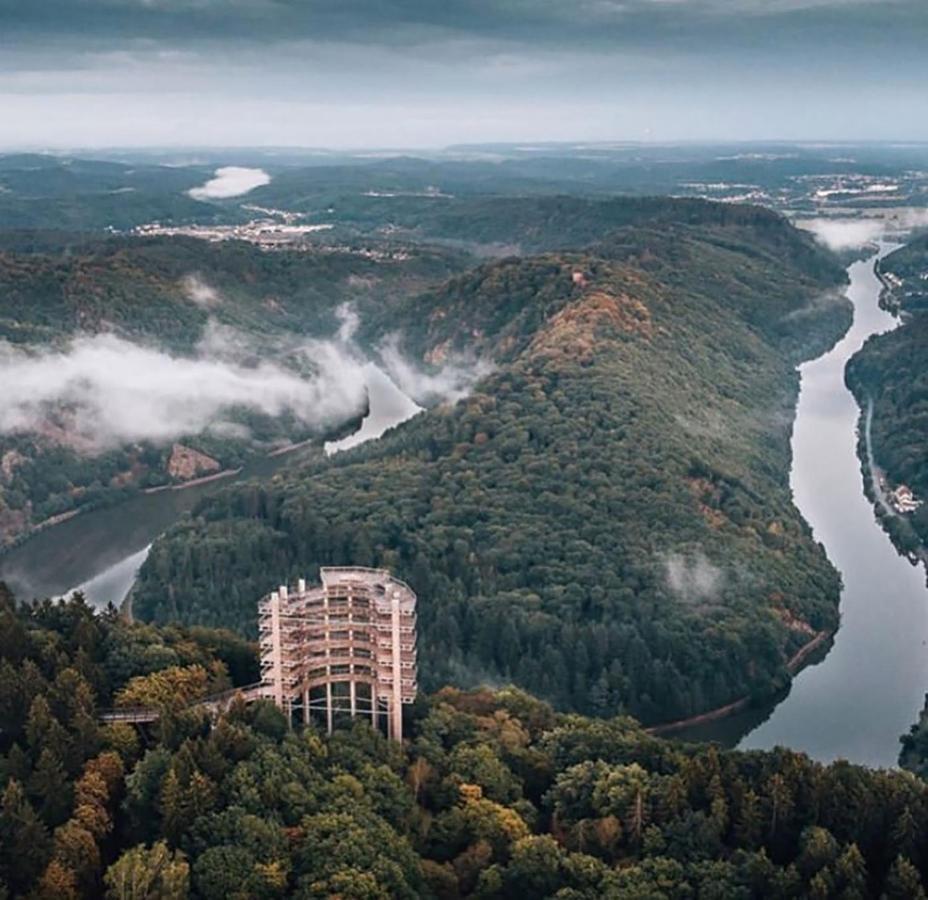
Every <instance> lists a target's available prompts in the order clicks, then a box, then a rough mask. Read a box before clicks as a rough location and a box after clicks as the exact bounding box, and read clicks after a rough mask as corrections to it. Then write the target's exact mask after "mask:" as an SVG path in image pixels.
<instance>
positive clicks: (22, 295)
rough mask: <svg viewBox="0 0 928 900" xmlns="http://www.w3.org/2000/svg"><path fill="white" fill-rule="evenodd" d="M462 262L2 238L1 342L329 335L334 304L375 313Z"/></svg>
mask: <svg viewBox="0 0 928 900" xmlns="http://www.w3.org/2000/svg"><path fill="white" fill-rule="evenodd" d="M467 262H468V261H467V259H466V257H463V256H461V255H459V254H454V253H452V252H450V251H446V250H436V249H434V248H432V249H429V248H419V249H413V248H407V249H406V251H405V252H404V254H403V255H402V257H401V258H389V259H383V258H381V259H373V258H371V257H370V256H369V255H365V254H363V253H361V252H359V251H358V250H352V248H350V247H343V248H341V249H338V250H336V249H334V248H312V247H310V248H306V249H304V250H292V251H286V250H284V251H277V252H263V251H262V250H261V249H260V248H258V247H256V246H254V245H252V244H247V243H245V242H242V241H227V242H222V243H210V242H208V241H204V240H197V239H194V238H183V237H152V238H129V237H124V238H120V237H110V238H108V239H102V238H99V237H97V238H94V237H92V236H83V237H71V236H69V235H67V234H64V233H61V232H57V233H48V232H7V233H2V234H0V339H6V340H8V341H14V342H22V343H30V344H41V343H47V342H50V341H55V340H59V339H61V338H62V337H66V336H68V335H72V334H74V333H75V332H77V331H81V332H90V333H95V332H100V331H105V332H115V333H117V334H120V335H124V336H126V337H131V338H141V339H146V340H149V341H154V342H156V343H157V344H159V345H161V346H166V347H170V348H172V349H176V350H190V349H191V348H192V347H193V346H194V345H195V344H196V343H197V341H199V340H200V338H201V336H202V332H203V327H204V325H205V324H206V322H207V320H208V319H209V318H213V319H215V320H217V321H218V322H221V323H222V324H224V325H229V326H232V327H237V328H240V329H242V330H243V331H246V332H248V333H249V334H251V335H254V336H256V337H261V336H271V335H275V334H278V333H280V332H299V333H303V334H309V335H316V336H321V335H328V334H332V333H334V332H335V330H336V329H337V328H338V324H339V323H338V320H337V318H336V316H335V310H336V309H337V308H338V307H339V305H340V304H342V303H346V302H350V303H353V304H357V306H358V308H359V310H360V312H362V313H363V312H365V311H367V310H369V309H373V308H379V307H380V306H381V305H382V304H384V303H385V302H387V301H389V300H390V298H392V297H396V296H402V295H404V294H407V293H416V292H417V291H419V290H422V289H423V288H424V287H425V286H426V285H428V284H430V283H431V282H438V281H441V280H442V279H444V278H446V277H447V276H448V275H450V274H452V273H454V272H456V271H460V270H461V269H462V268H464V267H465V265H466V264H467ZM198 287H199V288H200V290H199V292H198V291H197V288H198Z"/></svg>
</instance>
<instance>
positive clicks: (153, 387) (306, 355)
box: [0, 281, 489, 452]
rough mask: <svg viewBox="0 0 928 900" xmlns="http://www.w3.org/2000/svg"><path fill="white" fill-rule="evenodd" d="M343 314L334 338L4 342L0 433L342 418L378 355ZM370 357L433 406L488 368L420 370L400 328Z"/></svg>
mask: <svg viewBox="0 0 928 900" xmlns="http://www.w3.org/2000/svg"><path fill="white" fill-rule="evenodd" d="M186 287H187V289H188V290H189V288H190V286H189V284H188V285H186ZM196 293H197V295H198V298H199V299H200V300H201V301H202V300H206V299H208V300H209V305H212V303H213V302H214V299H215V294H214V292H212V289H211V288H209V286H208V285H205V284H204V283H202V282H199V281H197V284H196ZM339 315H340V318H341V322H342V325H341V328H340V329H339V331H338V333H337V335H336V336H335V337H333V338H331V339H327V340H318V339H296V338H294V339H292V340H291V341H290V342H289V343H287V342H286V341H285V340H283V339H282V340H281V341H279V342H278V343H277V345H276V346H270V345H269V344H268V342H267V340H266V339H265V340H264V341H263V342H262V346H261V347H260V348H258V347H256V346H255V343H254V341H253V340H252V339H251V338H250V337H249V336H248V335H245V334H243V333H241V332H238V331H235V330H234V329H231V328H228V327H227V326H223V325H220V324H218V323H217V322H215V321H214V320H210V322H209V324H208V325H207V327H206V329H205V330H204V333H203V335H202V337H201V339H200V341H199V343H198V345H197V349H196V352H195V354H194V355H192V356H178V355H173V354H171V353H168V352H166V351H165V350H163V349H160V348H157V347H154V346H145V345H142V344H139V343H134V342H132V341H130V340H127V339H126V338H124V337H120V336H118V335H115V334H95V335H78V336H76V337H75V338H73V340H71V341H70V342H69V343H68V344H67V345H66V346H64V347H56V348H54V349H53V348H48V347H41V348H36V347H23V346H20V345H14V344H10V343H7V342H0V385H2V391H0V436H2V435H11V434H15V433H39V434H45V435H46V436H48V437H50V438H52V439H55V438H57V439H60V440H61V439H66V440H67V441H68V443H70V444H71V445H72V446H75V447H78V448H82V449H85V450H87V451H88V452H98V451H101V450H106V449H110V448H113V447H117V446H120V445H123V444H126V443H131V442H137V441H143V440H149V441H153V442H156V443H167V442H169V441H171V440H175V439H177V438H179V437H182V436H183V435H190V434H196V433H199V432H202V431H206V430H209V431H212V432H215V433H220V434H228V435H230V436H237V437H247V436H248V432H247V429H246V428H245V427H244V426H243V425H242V424H241V423H240V421H239V419H240V416H238V415H236V414H235V413H236V412H241V411H243V410H245V411H249V412H256V413H263V414H266V415H268V416H272V417H276V416H280V415H283V414H290V415H292V416H293V417H294V418H295V419H296V421H297V422H299V423H301V424H303V425H305V426H307V427H322V426H327V425H330V424H334V423H338V422H341V421H344V420H346V419H348V418H350V417H352V416H353V415H356V414H357V413H358V412H359V411H360V410H361V409H362V408H363V406H364V402H365V396H366V391H367V386H368V382H369V380H370V367H371V365H372V360H371V359H370V358H369V357H368V356H367V355H366V354H364V353H363V352H362V351H361V350H360V349H359V348H358V346H357V345H356V344H355V343H354V340H353V335H354V332H355V330H356V328H357V325H358V320H357V315H356V314H355V313H354V312H353V310H351V309H349V308H347V307H344V308H342V309H341V310H339ZM285 359H286V360H288V361H289V363H290V365H287V364H285V363H284V360H285ZM374 362H375V363H376V364H378V365H380V366H381V367H382V368H383V369H384V371H386V372H387V374H389V375H390V377H391V378H392V379H393V381H394V382H395V383H396V384H397V386H398V387H399V388H400V390H402V391H403V393H405V394H406V395H408V396H410V397H412V398H414V399H416V400H418V401H421V402H425V403H429V402H437V401H440V400H444V399H456V398H458V397H460V396H463V395H464V394H465V393H466V392H467V391H468V390H469V388H470V386H471V385H472V384H473V382H474V381H475V380H476V379H478V378H479V377H481V376H482V375H484V374H486V372H487V371H488V370H489V367H488V366H486V365H483V364H480V363H477V362H475V361H473V360H464V359H456V360H451V361H449V363H448V365H446V366H445V367H444V368H443V369H442V370H441V371H438V372H430V373H426V372H423V371H421V370H420V369H419V368H418V367H416V366H415V365H414V364H413V363H411V362H410V361H409V360H408V359H406V357H405V356H404V355H403V353H402V352H401V351H400V349H399V341H398V339H397V338H396V337H395V336H394V337H391V338H390V339H388V340H387V341H385V343H384V345H383V348H382V353H381V354H380V358H379V359H378V360H376V361H374ZM301 370H302V371H301Z"/></svg>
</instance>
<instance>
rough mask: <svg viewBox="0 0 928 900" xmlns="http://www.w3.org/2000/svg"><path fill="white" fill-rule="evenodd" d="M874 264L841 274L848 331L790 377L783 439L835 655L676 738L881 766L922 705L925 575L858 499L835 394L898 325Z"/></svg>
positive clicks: (847, 420) (850, 447)
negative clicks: (820, 551)
mask: <svg viewBox="0 0 928 900" xmlns="http://www.w3.org/2000/svg"><path fill="white" fill-rule="evenodd" d="M889 249H892V248H890V247H884V248H883V251H884V252H887V251H888V250H889ZM874 261H875V260H874V259H870V260H867V261H866V262H859V263H855V264H854V265H853V266H851V267H850V269H849V273H850V276H851V286H850V289H849V296H850V298H851V300H852V301H853V303H854V324H853V326H852V328H851V329H850V331H849V332H848V333H847V335H846V336H845V337H844V339H843V340H842V341H841V342H840V343H839V344H838V345H837V346H836V347H835V348H834V349H833V350H832V351H831V352H829V353H827V354H825V355H824V356H822V357H820V358H819V359H817V360H815V361H813V362H810V363H807V364H806V365H804V366H802V368H801V370H800V371H801V374H802V390H801V394H800V398H799V409H798V414H797V418H796V425H795V430H794V434H793V469H792V475H791V484H792V488H793V495H794V498H795V502H796V505H797V506H798V507H799V509H800V510H801V511H802V513H803V515H804V516H805V518H806V520H807V521H808V522H809V524H810V525H811V526H812V530H813V532H814V534H815V537H816V539H817V540H819V541H821V542H822V543H823V544H824V546H825V549H826V551H827V552H828V557H829V559H830V560H831V561H832V562H833V563H834V564H835V566H837V568H838V570H839V571H840V572H841V575H842V578H843V581H844V590H843V592H842V595H841V627H840V629H839V631H838V634H837V636H836V637H835V641H834V646H833V648H832V649H831V650H830V652H828V653H827V655H826V656H824V659H823V660H821V661H820V662H819V663H818V664H817V665H812V666H810V667H809V668H807V669H805V670H804V671H803V672H802V673H801V674H800V675H799V676H798V677H797V678H796V680H795V681H794V683H793V686H792V689H791V691H790V693H789V695H788V696H787V697H786V699H785V700H783V701H782V702H781V703H780V704H779V705H776V706H775V707H773V708H770V707H768V708H766V709H754V710H749V711H747V712H746V713H744V714H742V715H739V716H734V717H732V718H730V719H728V720H727V721H721V722H717V723H713V724H711V725H708V726H703V727H701V728H698V729H691V730H689V731H687V732H686V733H685V734H681V735H680V736H681V737H686V738H687V739H697V740H718V741H720V742H722V743H724V744H726V745H728V746H733V745H735V744H738V746H740V747H742V748H744V749H762V748H763V749H765V748H770V747H774V746H777V745H782V746H788V747H792V748H793V749H796V750H804V751H806V752H807V753H809V754H810V755H811V756H813V757H814V758H816V759H818V760H821V761H825V762H827V761H831V760H834V759H838V758H845V759H849V760H851V761H852V762H857V763H865V764H868V765H874V766H889V765H894V764H895V762H896V759H897V756H898V752H899V735H900V734H902V733H903V732H904V731H907V730H908V727H909V725H910V724H911V723H912V722H914V721H915V719H916V718H917V714H918V711H919V709H920V708H921V706H922V699H923V695H924V692H925V689H926V688H928V590H926V587H925V573H924V571H923V569H922V567H921V566H918V567H915V566H913V565H912V564H911V563H910V562H909V561H908V560H907V559H905V558H904V557H901V556H900V555H899V554H898V553H897V552H896V550H895V548H894V547H893V545H892V544H891V543H890V540H889V538H888V537H887V535H886V534H885V532H883V530H882V529H881V528H880V526H879V524H878V523H877V521H876V517H875V514H874V510H873V506H872V504H871V503H870V501H869V500H868V499H867V498H866V496H865V495H864V492H863V481H862V477H861V472H860V463H859V461H858V458H857V424H858V418H859V415H860V410H859V409H858V407H857V404H856V402H855V401H854V398H853V396H852V395H851V393H850V391H848V390H847V388H846V387H845V385H844V368H845V366H846V364H847V361H848V360H849V359H850V357H851V356H853V354H854V353H855V352H856V351H857V350H858V349H859V348H860V346H861V345H862V344H863V342H864V341H865V340H866V339H867V338H868V337H869V336H870V335H872V334H878V333H881V332H884V331H888V330H890V329H892V328H894V327H896V324H897V322H896V320H895V319H894V318H893V317H891V316H890V315H889V314H888V313H886V312H884V311H883V310H881V309H880V308H879V306H878V300H879V294H880V283H879V280H878V279H877V277H876V275H875V274H874V272H873V264H874ZM745 735H746V736H745Z"/></svg>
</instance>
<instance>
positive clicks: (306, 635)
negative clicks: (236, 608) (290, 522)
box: [258, 566, 417, 741]
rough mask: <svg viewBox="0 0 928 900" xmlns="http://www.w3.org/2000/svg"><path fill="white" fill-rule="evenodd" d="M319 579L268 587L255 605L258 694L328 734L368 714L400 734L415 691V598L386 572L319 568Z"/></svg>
mask: <svg viewBox="0 0 928 900" xmlns="http://www.w3.org/2000/svg"><path fill="white" fill-rule="evenodd" d="M320 575H321V581H322V584H320V585H311V586H309V587H307V585H306V582H305V581H304V580H303V579H300V580H299V581H298V582H297V584H296V587H295V588H292V589H291V588H289V587H287V586H282V587H280V588H278V589H277V590H274V591H271V593H270V594H268V595H267V596H266V597H264V598H263V599H262V600H261V601H260V603H259V606H258V629H259V634H260V646H261V695H262V696H263V697H266V698H268V699H272V700H273V701H274V703H276V704H277V706H278V707H279V708H280V709H282V710H283V711H284V713H285V714H286V715H287V716H288V717H290V718H292V717H293V716H294V715H295V714H298V713H301V714H302V719H303V721H304V722H307V723H308V722H310V721H312V720H314V719H316V720H318V721H320V722H321V723H322V724H324V726H325V728H326V730H327V731H329V732H331V731H332V728H333V727H334V724H335V722H336V720H337V719H339V718H341V717H343V716H350V717H351V718H354V717H356V716H369V717H370V720H371V722H372V724H373V725H374V727H375V728H379V727H380V726H381V725H382V724H383V723H384V722H385V723H386V731H387V736H388V737H390V738H392V739H393V740H397V741H399V740H402V738H403V705H404V704H407V703H412V702H413V700H415V697H416V691H417V683H416V677H417V669H416V595H415V594H414V593H413V591H412V589H411V588H410V587H409V585H407V584H406V583H404V582H402V581H400V580H399V579H398V578H394V577H393V576H392V575H391V574H390V573H389V572H388V571H387V570H386V569H367V568H362V567H358V566H352V567H326V568H322V569H321V571H320Z"/></svg>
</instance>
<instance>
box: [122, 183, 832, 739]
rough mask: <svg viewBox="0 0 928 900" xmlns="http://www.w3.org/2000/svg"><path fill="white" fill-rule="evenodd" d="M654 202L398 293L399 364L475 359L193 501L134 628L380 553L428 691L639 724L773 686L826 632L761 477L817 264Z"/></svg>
mask: <svg viewBox="0 0 928 900" xmlns="http://www.w3.org/2000/svg"><path fill="white" fill-rule="evenodd" d="M632 206H633V208H639V207H638V205H637V204H632ZM657 208H659V209H660V217H661V223H660V225H659V227H657V226H653V227H652V225H651V224H649V221H650V218H651V217H653V215H654V214H655V209H657ZM673 208H674V203H673V202H672V201H660V202H659V203H655V205H654V206H652V207H647V215H648V217H649V219H648V220H646V221H645V222H643V223H642V224H640V225H636V226H630V227H627V228H624V229H623V228H620V229H619V230H618V231H616V232H614V233H613V234H612V235H610V236H609V237H608V238H604V239H602V240H601V241H600V242H599V243H598V244H597V245H596V246H595V247H594V248H592V249H590V250H588V251H585V252H573V253H570V252H560V253H549V254H546V255H542V256H536V257H529V258H524V259H509V260H503V261H500V262H495V263H491V264H487V265H485V266H482V267H479V268H477V269H476V270H474V271H472V272H469V273H466V274H464V275H461V276H458V277H456V278H455V279H452V280H451V281H450V282H449V283H448V284H447V285H446V286H445V287H443V288H441V289H439V290H433V291H429V292H427V293H426V294H424V295H422V296H420V297H414V298H412V299H410V300H409V301H407V302H405V303H400V304H398V305H397V306H396V307H395V308H394V309H393V310H392V311H391V315H390V324H391V326H392V327H393V328H399V329H400V330H401V332H402V334H403V336H404V340H405V345H404V346H405V349H406V350H407V351H408V352H409V353H410V354H411V355H412V356H413V357H415V358H420V359H423V360H426V361H431V362H439V361H440V360H441V359H442V358H443V357H444V355H445V354H447V353H449V352H451V351H453V350H468V349H470V350H471V351H472V352H475V353H476V354H478V355H479V356H480V357H481V358H484V359H492V360H494V361H495V365H496V369H495V371H494V372H493V373H492V374H491V375H489V376H487V377H486V378H485V379H484V380H483V381H481V382H480V383H478V385H477V386H476V389H475V390H474V391H473V392H472V394H471V395H470V396H468V397H467V398H466V399H463V400H461V401H459V402H457V403H456V404H453V405H443V406H439V407H437V408H435V409H433V410H430V411H429V412H427V413H424V414H422V415H419V416H418V417H416V418H415V419H413V420H411V421H410V422H408V423H406V424H405V425H403V426H401V427H399V428H397V429H395V430H394V431H393V432H391V433H389V434H388V435H387V436H386V437H385V438H384V439H382V440H381V441H378V442H376V444H373V445H369V446H367V447H362V448H359V449H358V450H355V451H352V452H350V453H345V454H339V455H338V456H337V457H335V458H332V459H331V460H329V461H327V462H322V463H312V464H308V465H306V466H304V467H302V468H299V469H294V470H292V471H291V472H289V473H288V474H281V475H278V476H276V477H275V478H274V479H273V481H272V482H271V483H269V484H257V483H255V484H245V485H242V486H237V487H234V488H231V489H228V490H225V491H223V492H221V493H220V494H218V495H216V496H215V497H214V498H212V499H210V500H207V501H205V502H204V503H203V504H201V505H200V507H199V508H198V510H197V511H196V513H195V515H194V516H193V517H192V518H190V519H188V520H186V521H183V522H181V523H180V524H178V526H176V527H175V528H174V529H172V530H171V531H170V532H169V533H168V534H167V535H166V536H165V537H164V538H162V539H161V540H159V541H158V542H157V543H156V544H155V546H154V548H153V549H152V551H151V553H150V555H149V558H148V561H147V562H146V564H145V566H144V567H143V569H142V572H141V577H140V582H139V584H138V585H137V587H136V590H135V592H134V596H133V608H134V612H135V614H136V615H138V616H139V617H141V618H143V619H148V620H154V621H158V622H171V621H179V622H184V623H201V624H210V625H222V626H226V627H230V628H234V629H235V630H237V631H238V632H239V633H241V634H244V635H253V634H254V633H255V621H256V619H255V604H256V600H257V598H258V597H260V596H261V595H262V594H264V593H265V592H266V591H267V590H268V589H269V588H270V587H271V586H273V585H276V584H278V583H283V581H284V580H286V579H292V578H296V577H303V576H305V577H308V578H312V577H313V576H314V575H315V573H316V569H317V567H318V566H319V565H326V564H347V563H354V564H361V565H383V566H387V567H389V568H391V569H393V570H394V571H395V572H396V574H397V575H399V576H400V577H402V578H404V579H406V580H407V581H408V582H409V583H410V584H411V585H412V586H413V587H414V589H415V590H416V591H417V593H418V594H419V597H420V629H421V642H420V659H421V674H422V680H423V683H424V685H425V686H426V688H427V689H429V690H434V689H437V688H439V687H440V686H442V685H444V684H447V683H453V684H458V685H461V686H467V685H476V684H480V683H484V682H488V681H489V682H491V683H498V682H500V681H504V682H508V681H513V682H515V683H516V684H518V685H520V686H521V687H524V688H526V689H529V690H531V691H532V692H534V693H536V694H538V695H540V696H542V697H543V698H545V699H546V700H549V701H552V702H553V703H554V704H556V706H557V707H559V708H565V709H574V710H578V711H582V712H585V713H595V714H599V715H611V714H615V713H619V712H627V713H631V714H633V715H635V716H636V717H638V718H640V719H642V720H643V721H645V722H648V723H654V722H660V721H665V720H671V719H675V718H680V717H685V716H689V715H692V714H694V713H699V712H703V711H705V710H707V709H710V708H714V707H717V706H720V705H722V704H726V703H729V702H731V701H733V700H736V699H740V698H742V697H745V696H754V697H767V696H769V695H771V693H773V692H775V691H777V690H779V689H782V688H783V687H784V686H785V685H786V683H787V681H788V672H787V663H788V661H789V660H790V659H791V658H792V656H793V655H794V654H795V653H796V652H797V651H798V650H799V649H800V648H802V647H803V646H804V645H805V644H806V643H808V642H809V641H810V640H811V639H813V638H814V637H815V636H816V635H819V634H822V633H827V632H830V631H831V630H833V629H834V628H835V627H836V625H837V620H838V614H837V601H838V593H839V583H838V576H837V573H836V572H835V571H834V570H833V568H832V567H831V566H830V564H829V563H828V561H827V559H826V558H825V555H824V553H823V551H822V549H821V547H820V546H818V545H817V544H816V543H815V542H814V541H813V540H812V538H811V536H810V534H809V530H808V528H807V526H806V524H805V523H804V522H803V520H802V518H801V517H800V515H799V513H798V512H797V510H796V509H795V508H794V506H793V505H792V501H791V498H790V493H789V487H788V476H787V473H788V469H789V435H790V428H791V425H790V423H791V421H792V415H793V406H794V402H795V396H796V390H797V376H796V373H795V370H794V367H795V365H796V363H797V362H798V361H799V360H800V359H802V358H804V357H806V356H809V355H814V354H816V353H818V352H821V350H822V349H823V348H824V347H825V346H827V345H828V344H829V343H830V342H831V341H833V340H834V339H836V337H837V336H838V335H839V334H841V333H842V331H843V330H844V329H845V328H846V327H847V325H848V323H849V319H850V307H849V304H848V303H847V301H846V300H844V299H843V298H842V297H841V296H840V294H841V284H842V280H843V271H842V270H841V268H840V267H839V266H837V265H836V263H835V262H834V261H833V259H832V258H831V257H829V256H828V255H827V254H825V253H824V252H821V251H819V250H818V249H817V248H816V247H815V245H814V243H813V242H812V240H811V239H810V238H808V237H807V236H805V235H803V234H801V233H800V232H798V231H796V230H795V229H793V228H792V227H790V226H789V225H788V224H787V223H786V222H785V221H784V220H783V219H781V218H779V217H777V216H776V215H774V214H772V213H768V212H765V211H762V210H745V211H739V210H731V209H720V208H718V207H717V206H713V205H711V204H704V203H690V202H684V203H681V204H680V205H679V207H678V212H679V219H680V220H679V221H678V222H676V223H673V222H672V221H671V220H670V211H671V210H672V209H673ZM700 215H702V217H703V220H702V221H701V222H699V221H694V220H697V219H698V217H699V216H700ZM372 327H374V328H377V327H381V326H380V325H379V323H378V322H377V321H376V319H375V320H374V325H373V326H372Z"/></svg>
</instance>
